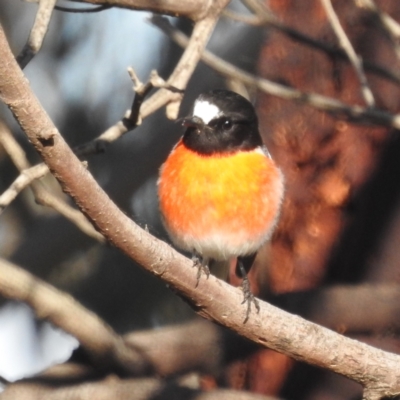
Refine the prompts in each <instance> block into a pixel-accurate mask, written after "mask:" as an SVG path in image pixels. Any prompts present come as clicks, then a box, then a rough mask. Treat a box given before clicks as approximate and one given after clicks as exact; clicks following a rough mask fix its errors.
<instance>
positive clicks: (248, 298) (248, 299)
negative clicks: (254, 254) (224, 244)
mask: <svg viewBox="0 0 400 400" xmlns="http://www.w3.org/2000/svg"><path fill="white" fill-rule="evenodd" d="M237 267H238V269H239V271H240V274H241V275H242V278H243V281H242V290H243V296H244V298H243V301H242V304H244V303H247V310H246V317H245V319H244V321H243V323H244V324H245V323H246V322H247V321H248V319H249V316H250V311H251V303H254V306H255V308H256V310H257V313H259V312H260V305H259V304H258V300H257V299H256V298H255V297H254V295H253V293H252V292H251V289H250V282H249V278H248V276H247V272H246V269H245V267H244V265H243V260H242V259H241V257H238V261H237Z"/></svg>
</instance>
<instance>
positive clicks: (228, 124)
mask: <svg viewBox="0 0 400 400" xmlns="http://www.w3.org/2000/svg"><path fill="white" fill-rule="evenodd" d="M231 128H232V121H231V120H230V119H225V120H223V121H222V129H223V130H224V131H229V129H231Z"/></svg>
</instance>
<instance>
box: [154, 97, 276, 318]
mask: <svg viewBox="0 0 400 400" xmlns="http://www.w3.org/2000/svg"><path fill="white" fill-rule="evenodd" d="M181 121H182V124H183V126H184V127H186V130H185V132H184V134H183V137H182V138H181V139H180V140H179V141H178V143H177V144H176V145H175V147H174V148H173V150H172V151H171V153H170V154H169V156H168V158H167V160H166V161H165V163H164V164H163V165H162V167H161V169H160V176H159V180H158V197H159V206H160V211H161V216H162V220H163V223H164V226H165V228H166V230H167V232H168V234H169V236H170V238H171V240H172V242H173V243H174V244H175V245H176V246H177V247H179V248H181V249H182V250H185V251H187V252H190V253H191V254H193V255H194V265H196V266H197V267H198V275H197V278H198V280H197V284H198V282H199V279H200V277H201V271H204V272H205V273H206V274H207V277H208V275H209V273H210V271H209V265H212V263H213V262H217V263H219V264H220V263H221V262H224V263H225V264H226V265H227V266H229V262H230V261H231V260H232V259H237V268H236V271H237V272H236V273H237V274H238V275H239V273H240V275H241V277H242V278H243V283H242V287H243V293H244V300H243V303H244V302H247V311H246V318H245V321H247V319H248V317H249V313H250V308H251V303H252V302H253V303H254V305H255V307H256V309H257V310H259V305H258V302H257V300H256V299H255V298H254V296H253V295H252V293H251V291H250V286H249V281H248V278H247V272H248V270H249V269H250V267H251V264H252V262H253V261H254V258H255V255H256V253H257V251H258V250H259V249H260V247H261V246H262V245H263V244H265V243H266V242H267V241H268V239H269V238H270V237H271V234H272V232H273V229H274V227H275V225H276V222H277V219H278V216H279V211H280V206H281V203H282V198H283V192H284V181H283V175H282V173H281V171H280V169H279V168H278V167H277V166H276V164H275V163H274V161H273V160H272V158H271V156H270V154H269V153H268V150H267V148H266V147H265V146H264V145H263V143H262V140H261V136H260V133H259V130H258V119H257V115H256V112H255V109H254V107H253V105H252V104H251V103H250V102H249V101H248V100H246V99H245V98H244V97H242V96H240V95H239V94H236V93H234V92H231V91H227V90H212V91H209V92H206V93H203V94H201V95H200V96H199V97H198V98H197V99H196V101H195V103H194V106H193V112H192V115H191V116H189V117H186V118H183V119H182V120H181Z"/></svg>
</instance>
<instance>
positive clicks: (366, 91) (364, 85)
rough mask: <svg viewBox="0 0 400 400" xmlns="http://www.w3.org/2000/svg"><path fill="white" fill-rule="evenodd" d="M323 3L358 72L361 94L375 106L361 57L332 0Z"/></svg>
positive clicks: (369, 105)
mask: <svg viewBox="0 0 400 400" xmlns="http://www.w3.org/2000/svg"><path fill="white" fill-rule="evenodd" d="M321 4H322V6H323V7H324V9H325V12H326V15H327V17H328V19H329V22H330V23H331V26H332V29H333V31H334V32H335V34H336V37H337V39H338V40H339V45H340V46H341V47H342V49H343V50H344V51H345V52H346V54H347V56H348V58H349V60H350V63H351V64H352V66H353V68H354V70H355V72H356V74H357V77H358V80H359V81H360V85H361V94H362V96H363V98H364V101H365V103H366V104H367V106H368V107H374V106H375V99H374V95H373V94H372V91H371V88H370V87H369V85H368V81H367V77H366V76H365V73H364V69H363V66H362V61H361V57H359V56H358V55H357V54H356V52H355V50H354V47H353V45H352V44H351V42H350V40H349V38H348V37H347V35H346V32H345V31H344V29H343V27H342V25H341V24H340V21H339V18H338V16H337V14H336V12H335V10H334V8H333V6H332V3H331V0H321Z"/></svg>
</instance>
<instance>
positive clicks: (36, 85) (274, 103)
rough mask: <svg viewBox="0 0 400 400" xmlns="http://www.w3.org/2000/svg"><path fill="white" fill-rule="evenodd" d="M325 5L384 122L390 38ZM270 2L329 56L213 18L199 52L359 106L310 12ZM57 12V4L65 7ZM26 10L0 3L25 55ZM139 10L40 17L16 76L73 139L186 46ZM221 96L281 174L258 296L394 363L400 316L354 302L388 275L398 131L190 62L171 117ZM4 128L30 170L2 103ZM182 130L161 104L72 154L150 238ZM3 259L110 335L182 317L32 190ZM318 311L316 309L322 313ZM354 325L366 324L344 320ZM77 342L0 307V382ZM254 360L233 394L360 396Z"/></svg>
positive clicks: (12, 215)
mask: <svg viewBox="0 0 400 400" xmlns="http://www.w3.org/2000/svg"><path fill="white" fill-rule="evenodd" d="M333 3H334V7H335V10H336V11H337V13H338V15H339V18H340V20H341V22H342V24H343V26H344V28H345V30H346V32H347V33H348V35H349V37H350V39H351V41H352V43H353V45H354V46H355V49H356V51H357V52H358V53H359V54H361V55H362V57H363V58H364V60H365V61H366V63H369V64H368V65H370V67H368V68H367V66H366V73H367V78H368V81H369V83H370V86H371V88H372V91H373V93H374V95H375V100H376V103H377V106H378V107H380V108H382V109H385V110H387V111H389V112H392V113H396V112H398V109H399V101H400V95H399V94H400V92H399V84H400V76H399V74H398V71H399V59H398V57H397V53H396V49H397V46H398V45H399V43H398V37H397V38H394V37H392V36H390V35H389V34H388V33H387V31H385V29H383V28H382V26H381V25H380V23H379V20H378V19H377V17H376V14H374V13H372V12H370V11H368V10H367V9H366V8H363V7H362V2H360V4H358V5H356V4H355V3H353V2H347V1H345V0H337V1H334V2H333ZM377 3H378V6H379V7H380V8H381V9H382V10H383V11H385V12H387V13H388V14H389V15H391V16H392V17H393V18H394V19H397V20H399V19H400V4H398V3H397V2H393V1H389V0H385V1H384V0H382V1H379V2H378V1H377ZM60 4H61V3H60ZM266 4H267V6H268V7H269V9H270V11H271V13H273V14H274V15H276V16H277V17H278V18H279V20H281V21H283V23H284V24H285V26H288V27H290V28H292V29H293V30H296V31H297V32H302V33H303V34H304V35H308V36H309V37H312V38H314V39H315V40H316V41H318V42H319V43H324V46H325V47H326V48H325V49H322V50H321V49H317V47H318V46H317V45H314V46H313V45H310V44H309V43H308V44H306V43H305V41H304V38H302V37H301V35H300V36H297V37H296V35H295V34H293V32H292V34H290V32H288V31H287V30H286V31H285V30H284V29H277V28H276V26H275V27H273V26H270V25H265V26H257V25H249V24H246V23H243V22H238V21H234V20H232V19H229V18H221V20H220V22H219V24H218V26H217V29H216V31H215V32H214V34H213V36H212V39H211V41H210V43H209V45H208V49H209V50H210V51H212V52H213V53H215V54H217V55H218V56H220V57H221V58H223V59H225V60H228V61H230V62H232V63H233V64H234V65H236V66H238V67H240V68H242V69H244V70H246V71H249V72H251V73H255V74H259V75H260V76H262V77H264V78H268V79H271V80H273V81H276V82H279V83H283V84H286V85H288V86H294V87H297V88H299V89H301V90H303V91H305V92H316V93H320V94H324V95H326V96H330V97H333V98H337V99H340V100H342V101H344V102H346V103H348V104H358V105H363V104H364V103H363V98H362V96H361V94H360V86H359V82H358V79H357V76H356V75H355V73H354V70H353V69H352V67H351V66H350V65H349V63H348V62H347V61H346V60H345V59H344V58H343V56H342V55H341V53H340V52H339V51H336V50H332V49H337V40H336V38H335V35H334V33H333V31H332V29H331V27H330V25H329V23H328V21H327V19H326V15H325V13H324V11H323V9H322V8H321V5H320V2H319V1H316V0H315V1H314V0H313V1H311V2H307V4H305V3H304V2H296V1H294V0H287V1H278V0H271V1H269V2H268V1H267V2H266ZM62 5H68V6H71V5H70V3H68V2H64V3H62ZM72 6H74V7H79V5H75V4H72ZM86 6H87V5H86ZM229 7H230V9H231V10H233V11H235V13H241V14H244V15H249V14H250V13H249V11H248V9H247V8H246V7H245V6H244V5H243V4H242V3H240V2H239V1H233V2H232V3H231V5H230V6H229ZM36 10H37V4H34V3H28V2H24V1H15V0H2V1H1V2H0V21H1V23H2V24H3V26H4V28H5V30H6V33H7V36H8V39H9V41H10V43H11V46H12V49H13V51H14V54H18V53H19V52H20V51H21V49H22V48H23V46H24V44H25V42H26V40H27V38H28V36H29V32H30V29H31V27H32V24H33V21H34V17H35V13H36ZM149 16H150V14H148V13H146V12H134V11H129V10H122V9H109V10H105V11H102V12H97V13H92V14H79V13H73V14H72V13H66V12H60V11H55V12H54V14H53V17H52V22H51V25H50V30H49V32H48V34H47V36H46V39H45V42H44V45H43V48H42V50H41V51H40V53H39V54H38V55H37V56H36V57H35V58H34V59H33V61H32V62H31V63H30V64H29V65H28V66H27V67H26V69H25V71H24V72H25V73H26V75H27V77H28V79H29V81H30V84H31V86H32V88H33V90H34V92H35V93H36V95H37V96H38V98H39V99H40V101H41V102H42V104H43V106H44V107H45V109H46V110H47V112H48V113H49V115H50V116H51V118H52V119H53V121H54V122H55V124H56V126H57V127H58V129H59V130H60V132H61V133H62V135H63V136H64V138H65V139H66V140H67V142H68V143H69V144H70V145H71V146H77V145H79V144H82V143H86V142H87V141H90V140H91V139H93V138H95V137H97V136H99V135H100V134H101V133H102V132H104V131H105V130H106V129H107V128H108V127H110V126H111V125H113V124H115V123H116V122H117V121H118V120H120V119H121V118H122V117H123V115H124V114H125V112H126V110H127V109H129V108H130V107H131V104H132V99H133V96H134V93H133V90H132V82H131V81H130V78H129V76H128V73H127V67H129V66H131V67H133V68H134V69H135V71H136V72H137V74H138V76H139V78H140V79H141V80H142V81H146V79H147V77H148V75H149V73H150V71H151V70H153V69H156V70H157V71H158V73H159V75H160V76H162V77H163V78H167V77H168V76H169V74H170V73H171V72H172V71H173V68H174V66H175V65H176V63H177V61H178V60H179V57H180V55H181V54H182V50H181V49H180V48H178V47H177V46H176V45H174V44H173V43H171V42H170V40H169V39H168V38H166V37H165V36H164V35H163V33H162V32H160V31H159V30H158V29H157V28H156V27H154V26H153V25H151V23H150V22H149V20H148V19H149ZM171 22H172V23H173V24H174V25H175V26H177V27H179V28H180V29H181V30H183V31H185V32H186V33H188V34H189V33H190V31H191V28H192V24H191V23H190V22H188V21H185V20H178V19H173V18H171ZM233 85H234V87H236V88H237V87H239V88H241V89H242V90H244V92H245V93H247V94H248V96H249V97H250V98H251V99H252V100H254V101H257V109H258V114H259V117H260V124H261V130H262V134H263V138H264V141H265V143H266V144H267V146H268V148H269V150H270V151H271V153H272V155H273V157H274V158H275V159H276V160H277V162H278V164H279V165H280V166H281V168H282V170H283V172H284V174H285V177H286V199H285V202H284V206H283V212H282V217H281V220H280V223H279V226H278V228H277V230H276V233H275V235H274V237H273V240H272V243H271V245H268V246H266V249H265V250H263V252H262V254H261V255H260V257H259V260H258V261H257V266H256V269H255V272H254V273H253V275H252V279H253V281H254V284H255V285H256V286H257V291H258V293H259V294H260V296H261V297H264V298H269V297H271V299H272V300H271V301H276V302H279V301H282V304H286V305H287V307H289V308H290V307H292V309H293V307H294V308H295V312H296V313H299V314H301V315H305V316H307V317H309V318H310V319H314V320H316V321H317V322H320V323H324V324H325V325H327V326H330V327H331V328H333V329H336V330H339V331H341V332H343V333H348V334H350V335H352V336H353V337H357V338H362V339H364V340H368V341H369V342H371V343H373V344H375V345H377V346H380V347H382V348H386V349H389V350H391V351H396V352H399V351H400V347H399V342H398V340H397V336H396V335H397V333H398V325H399V322H398V317H399V313H400V310H398V309H396V308H395V307H392V308H391V311H392V312H391V313H388V314H387V315H386V314H385V318H386V319H385V323H381V325H379V326H378V327H377V326H376V325H374V319H373V318H372V317H371V315H374V313H373V310H372V309H371V308H370V306H369V308H368V309H365V305H366V304H368V305H371V304H373V305H374V304H375V305H377V307H378V306H380V305H381V303H380V302H381V301H382V297H379V298H375V297H374V296H376V292H375V288H376V287H379V288H382V287H384V286H385V285H392V286H393V285H397V284H399V282H400V270H399V248H400V209H399V192H400V191H399V189H400V184H399V178H398V177H399V173H400V157H399V156H398V154H399V152H400V140H399V136H398V132H397V131H394V130H393V129H390V128H388V127H383V126H372V125H370V124H366V123H357V124H355V123H350V122H348V121H346V120H343V119H341V118H339V117H335V116H331V115H329V114H327V113H324V112H321V111H317V110H316V109H314V108H312V107H310V106H307V105H306V104H299V103H295V102H292V101H288V100H283V99H280V98H277V97H273V96H270V95H267V94H265V93H264V94H262V93H261V92H257V91H256V90H255V89H254V88H243V87H242V86H241V84H240V82H239V83H238V82H232V81H227V79H226V78H225V77H223V76H220V75H218V74H217V73H216V72H214V71H213V69H211V68H209V67H207V66H205V65H204V64H202V63H200V64H199V65H198V67H197V69H196V71H195V73H194V75H193V77H192V79H191V81H190V84H189V86H188V88H187V91H186V94H185V97H184V101H183V103H182V107H181V112H180V115H181V116H184V115H185V114H187V113H188V112H189V107H190V104H191V103H192V102H193V100H194V98H195V97H197V95H198V94H199V93H201V92H202V91H204V90H208V89H212V88H217V87H227V86H228V87H233ZM246 90H247V91H246ZM0 120H1V121H3V123H5V124H6V125H7V126H8V127H9V128H10V129H11V130H12V132H13V134H14V135H15V137H16V138H17V140H18V142H19V143H20V145H21V146H22V147H23V148H24V150H25V151H26V154H27V157H28V158H29V161H30V162H31V163H32V164H36V163H38V162H40V159H39V157H38V156H37V154H36V153H35V151H34V150H33V148H32V147H31V146H30V145H29V143H28V142H27V140H26V138H25V136H24V135H23V134H22V133H21V132H20V129H19V127H18V126H17V125H16V124H15V122H14V121H13V120H12V117H11V115H10V113H9V111H8V110H7V109H6V107H5V106H4V105H0ZM160 127H161V128H162V129H160ZM181 134H182V131H181V128H180V127H179V125H177V124H176V123H174V122H173V121H169V120H168V119H167V118H166V117H165V111H164V110H160V111H159V112H157V113H155V114H153V115H152V116H150V117H149V118H148V119H146V120H145V121H144V122H143V124H142V125H141V126H140V127H138V128H137V129H135V130H134V131H132V132H129V133H127V134H126V135H124V136H123V137H122V138H121V139H119V140H117V141H115V142H114V143H112V144H111V145H110V146H108V147H107V149H106V151H105V152H104V153H102V154H96V155H91V156H88V157H87V158H86V160H87V161H88V165H89V170H90V172H91V173H92V174H93V175H94V177H95V178H96V180H97V181H98V182H99V183H100V185H101V186H102V187H103V188H104V190H105V191H106V192H107V193H108V194H109V196H110V197H111V198H112V199H113V200H114V201H115V203H116V204H117V205H118V206H119V207H120V208H121V209H122V210H123V211H124V212H125V213H126V214H127V215H129V216H130V217H131V218H132V219H134V220H135V221H137V222H138V223H139V224H140V225H141V226H143V227H144V226H147V228H148V229H149V231H150V232H151V233H153V234H154V235H155V236H157V237H160V238H163V239H164V240H168V239H167V238H166V236H165V232H164V230H163V228H162V226H161V223H160V219H159V214H158V206H157V198H156V180H157V174H158V169H159V167H160V165H161V164H162V162H163V161H164V160H165V158H166V156H167V154H168V152H169V151H170V150H171V148H172V146H173V145H174V143H175V142H176V141H177V139H178V137H179V136H180V135H181ZM17 176H18V171H17V169H16V168H15V166H14V165H13V163H12V162H11V161H10V159H9V157H8V156H7V154H6V152H5V151H4V150H3V149H2V148H1V147H0V193H2V192H4V191H5V190H6V189H7V188H8V187H9V185H10V184H11V183H12V182H13V180H14V179H15V178H16V177H17ZM43 181H44V183H45V184H46V186H47V187H48V188H50V189H51V190H52V191H53V192H54V193H57V195H58V196H60V197H62V198H64V199H65V200H66V201H67V202H69V203H71V201H70V200H69V199H68V198H67V196H65V195H64V194H62V192H61V191H60V189H59V188H58V184H57V182H56V181H55V180H54V178H52V177H51V176H50V175H48V176H46V177H45V178H44V179H43ZM71 204H72V203H71ZM0 256H1V257H2V258H5V259H9V260H11V261H12V262H13V263H15V264H17V265H19V266H21V267H23V268H25V269H27V270H28V271H30V272H32V273H33V274H35V275H36V276H38V277H40V278H42V279H44V280H46V281H48V282H50V283H51V284H53V285H55V286H56V287H58V288H60V289H62V290H64V291H67V292H69V293H71V294H72V295H73V296H74V297H75V298H76V299H77V300H78V301H80V302H81V303H82V304H84V305H85V306H86V307H88V308H89V309H91V310H93V311H94V312H96V313H97V314H98V315H99V316H101V317H102V318H104V320H105V321H107V322H108V323H109V324H110V325H112V326H113V327H114V328H115V329H116V330H117V331H118V332H121V333H123V332H128V331H132V330H138V329H147V328H158V327H162V326H165V325H168V324H172V323H179V322H182V321H185V320H188V319H190V318H192V317H193V313H192V311H191V310H190V308H189V307H188V306H187V305H186V304H185V303H184V302H183V301H182V300H181V299H180V298H178V297H176V296H175V295H174V294H173V293H172V292H171V291H170V290H169V289H168V288H166V287H165V285H164V284H163V283H162V282H161V281H160V280H158V279H157V278H155V277H153V276H150V275H149V274H148V273H146V272H145V271H143V270H142V269H141V268H140V267H139V266H137V265H134V264H133V263H132V261H131V260H129V259H127V258H126V257H125V256H124V255H123V254H121V253H120V252H119V251H117V250H116V249H114V248H112V247H110V246H107V245H103V244H100V243H98V242H96V241H95V240H94V239H93V238H90V237H88V236H87V235H85V234H84V233H83V232H82V231H80V230H79V229H78V228H77V227H76V226H75V225H74V224H72V223H71V222H69V221H68V220H66V219H65V218H63V217H62V216H60V215H59V214H58V213H56V212H54V211H53V210H51V209H49V208H44V207H42V206H39V205H37V204H36V203H35V201H34V197H33V195H32V193H31V191H30V190H29V189H26V190H24V191H23V192H22V193H21V194H20V195H19V196H18V197H17V199H16V200H15V201H14V202H13V203H12V204H11V205H10V206H8V207H7V208H6V209H5V210H4V212H3V213H2V214H1V215H0ZM366 284H368V285H370V286H368V287H370V290H367V291H366V294H365V291H364V292H363V296H365V297H360V298H357V297H355V296H354V292H351V291H348V292H343V293H342V294H343V296H342V297H332V298H333V300H332V301H331V302H328V300H327V301H326V302H322V300H321V297H318V292H315V290H317V288H319V287H321V288H339V289H340V288H343V287H344V288H350V287H353V286H354V287H355V288H359V287H360V285H361V286H362V287H365V285H366ZM349 285H352V286H349ZM377 285H379V286H377ZM382 285H383V286H382ZM392 286H391V287H392ZM288 293H294V295H293V297H280V296H285V294H288ZM307 293H312V294H313V295H314V297H311V296H310V297H305V299H306V300H307V301H303V302H300V300H299V299H300V298H301V297H300V296H298V297H296V296H295V294H298V295H307ZM335 293H336V292H335ZM380 293H381V292H380ZM382 293H385V292H384V291H383V292H382ZM322 294H324V292H322ZM382 296H384V295H382ZM282 298H283V300H282ZM324 299H325V298H324ZM329 299H330V300H331V298H329ZM311 300H312V301H311ZM293 304H294V305H293ZM321 304H323V305H324V306H326V308H325V309H321ZM346 305H347V306H346ZM339 306H340V307H339ZM296 307H297V308H296ZM338 307H339V308H338ZM338 309H339V310H340V311H341V312H342V313H341V314H340V316H339V317H338V316H336V314H335V310H338ZM346 310H347V311H348V313H347V314H346V312H345V311H346ZM379 310H380V308H377V310H376V312H377V313H379ZM356 315H357V316H359V317H360V320H361V321H363V322H365V321H366V320H368V323H365V325H363V323H362V322H357V323H358V325H357V323H356V322H355V321H356V320H357V318H356V317H355V316H356ZM323 317H326V320H324V318H323ZM363 317H364V318H363ZM318 318H319V319H318ZM330 318H331V319H330ZM365 334H367V335H365ZM76 346H77V342H76V340H75V339H74V338H72V337H69V336H68V335H66V334H64V333H63V332H61V331H60V330H57V329H55V328H53V327H51V326H50V325H48V324H47V323H43V322H40V321H37V320H36V319H35V318H34V315H33V314H32V312H31V311H30V309H29V308H28V307H27V306H25V305H23V304H18V303H12V302H7V301H5V300H3V301H2V307H1V309H0V375H1V376H3V377H5V378H6V379H10V380H14V379H18V378H21V377H23V376H27V375H29V374H32V373H35V372H37V371H39V370H41V369H43V368H44V367H46V366H49V365H51V364H52V363H55V362H60V361H62V360H65V359H67V358H68V357H69V355H70V353H71V352H72V350H73V349H74V348H75V347H76ZM252 357H253V358H252V359H251V360H247V361H246V365H245V367H246V368H247V369H246V371H247V375H246V377H247V378H245V379H242V380H241V381H240V383H238V381H239V379H235V376H236V377H237V375H238V374H239V372H238V370H235V369H234V368H233V369H231V371H230V373H231V376H233V378H232V379H231V381H230V384H231V386H233V387H239V388H240V387H246V388H249V389H252V390H254V391H258V392H260V393H270V394H278V393H280V395H281V396H282V397H284V398H296V399H300V398H304V399H322V398H324V399H325V398H327V399H328V398H330V399H334V398H338V399H339V398H351V396H350V397H349V396H348V393H351V395H357V393H358V392H359V388H358V387H357V386H356V385H355V384H353V383H351V382H349V381H345V380H344V378H339V377H337V376H333V375H332V374H327V373H322V372H321V371H317V370H316V369H314V368H311V367H306V366H304V365H294V363H293V362H291V361H289V360H288V359H287V358H286V357H284V356H281V355H278V354H276V353H273V352H271V351H268V350H266V351H264V352H260V353H258V354H257V355H254V356H252ZM241 367H242V368H244V364H241ZM235 374H236V375H235ZM316 377H318V379H316ZM344 393H346V395H345V394H344ZM294 394H296V395H295V397H293V396H294Z"/></svg>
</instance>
